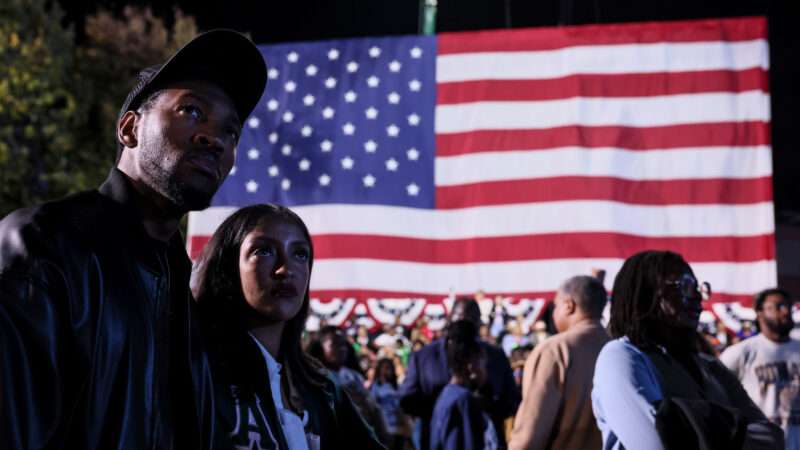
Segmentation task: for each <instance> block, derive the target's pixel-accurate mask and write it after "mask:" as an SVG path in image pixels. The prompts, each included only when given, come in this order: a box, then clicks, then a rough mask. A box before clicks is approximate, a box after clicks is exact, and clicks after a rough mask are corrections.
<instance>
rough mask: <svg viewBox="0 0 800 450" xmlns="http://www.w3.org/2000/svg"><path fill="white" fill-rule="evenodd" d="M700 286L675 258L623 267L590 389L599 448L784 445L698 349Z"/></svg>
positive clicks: (654, 254) (635, 260)
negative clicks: (606, 340) (600, 440)
mask: <svg viewBox="0 0 800 450" xmlns="http://www.w3.org/2000/svg"><path fill="white" fill-rule="evenodd" d="M703 287H704V289H702V290H701V288H700V285H699V284H698V282H697V279H696V278H695V276H694V273H693V272H692V269H691V267H689V265H688V264H687V263H686V261H684V259H683V258H682V257H681V256H680V255H678V254H676V253H672V252H666V251H645V252H641V253H637V254H636V255H633V256H632V257H630V258H628V259H627V260H626V261H625V263H624V264H623V266H622V269H620V271H619V273H618V274H617V277H616V278H615V280H614V288H613V292H612V297H611V319H610V322H609V333H610V334H611V336H612V337H613V338H615V339H614V340H613V341H611V342H609V343H608V344H606V346H605V347H603V350H602V351H601V352H600V355H599V356H598V359H597V363H596V366H595V374H594V387H593V390H592V409H593V410H594V414H595V417H596V419H597V425H598V427H599V428H600V431H601V433H602V436H603V448H604V449H608V450H611V449H614V450H616V449H622V448H627V449H636V450H662V449H688V448H693V449H694V448H697V449H723V448H724V449H737V448H764V449H766V448H783V436H782V433H781V430H780V428H778V427H777V426H775V425H774V424H771V423H770V422H769V421H768V420H767V419H766V418H765V417H764V415H763V414H762V413H761V411H760V410H759V409H758V408H757V407H756V406H755V405H754V404H753V402H752V401H751V400H750V398H749V397H748V396H747V393H746V392H745V391H744V389H743V388H742V386H741V384H739V382H738V380H736V378H735V377H734V376H733V374H731V373H730V372H729V371H728V370H727V369H726V368H725V367H724V366H722V364H720V362H719V361H718V360H717V359H716V358H714V357H712V356H708V355H705V354H702V353H700V352H699V351H698V349H699V347H698V339H702V337H700V336H699V334H698V332H697V326H698V322H699V319H700V313H701V312H702V306H701V302H702V299H703V295H704V294H710V285H708V284H707V283H704V284H703ZM701 291H707V292H701Z"/></svg>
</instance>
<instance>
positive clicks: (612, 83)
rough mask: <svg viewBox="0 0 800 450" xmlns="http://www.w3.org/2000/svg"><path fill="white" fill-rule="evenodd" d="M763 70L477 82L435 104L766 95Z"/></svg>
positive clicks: (447, 91)
mask: <svg viewBox="0 0 800 450" xmlns="http://www.w3.org/2000/svg"><path fill="white" fill-rule="evenodd" d="M767 78H768V75H767V72H766V71H765V70H763V69H761V68H753V69H747V70H741V71H731V70H713V71H711V70H709V71H697V72H668V73H628V74H619V75H588V74H587V75H584V74H578V75H570V76H566V77H562V78H551V79H545V80H541V79H539V80H474V81H459V82H449V83H439V84H437V85H436V90H437V104H439V105H446V104H454V103H468V102H480V101H526V100H527V101H535V100H555V99H562V98H571V97H650V96H660V95H676V94H694V93H701V92H745V91H753V90H761V91H764V92H767V91H768V87H767V86H768V81H767Z"/></svg>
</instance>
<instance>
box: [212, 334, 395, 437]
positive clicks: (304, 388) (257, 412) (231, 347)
mask: <svg viewBox="0 0 800 450" xmlns="http://www.w3.org/2000/svg"><path fill="white" fill-rule="evenodd" d="M236 334H237V335H236V336H230V335H229V336H228V338H227V339H225V341H226V342H224V343H222V345H218V344H220V342H213V343H212V342H209V349H210V355H209V356H210V359H211V364H212V368H213V374H214V384H215V407H216V410H217V423H218V427H219V430H221V431H222V432H220V433H217V436H216V438H217V441H216V442H215V448H223V449H224V448H231V449H248V450H249V449H263V450H266V449H273V448H281V449H285V448H287V444H286V438H285V436H284V434H283V429H282V427H281V425H280V420H279V418H278V412H277V408H276V407H275V403H274V402H273V401H272V390H271V388H270V383H269V375H268V373H269V372H268V369H267V364H266V361H264V358H263V356H262V355H261V351H260V350H259V349H258V347H257V345H256V344H255V342H253V340H252V338H250V337H249V336H248V335H246V334H245V333H236ZM320 367H321V366H320ZM289 370H290V368H289V367H287V365H286V364H284V365H283V369H282V370H281V376H292V375H291V373H290V371H289ZM322 370H323V371H324V369H322ZM293 380H294V381H295V383H296V384H297V390H298V391H299V395H300V398H301V400H302V403H303V409H305V410H306V411H307V412H308V425H307V426H306V432H307V433H309V432H310V433H313V434H315V435H317V436H319V438H320V440H319V443H320V449H321V450H338V449H347V448H352V449H359V450H362V449H363V450H372V449H374V450H379V449H383V448H384V447H383V446H382V445H381V444H380V442H379V441H378V439H377V438H376V436H375V433H374V432H373V430H372V429H371V428H370V427H369V426H368V425H367V423H366V422H365V421H364V419H363V418H362V417H361V416H360V415H359V413H358V411H357V410H356V408H355V406H354V405H353V402H352V401H351V400H350V398H349V397H348V396H347V394H346V393H345V392H344V391H343V390H342V389H341V387H340V386H339V385H338V384H337V383H336V382H335V381H334V380H333V378H332V377H330V375H328V376H327V377H326V379H325V382H324V385H323V386H312V385H309V384H303V383H302V382H300V381H299V380H298V377H296V376H295V377H294V378H293ZM270 435H272V436H274V439H275V441H276V442H277V446H276V445H275V443H273V440H272V438H271V437H270Z"/></svg>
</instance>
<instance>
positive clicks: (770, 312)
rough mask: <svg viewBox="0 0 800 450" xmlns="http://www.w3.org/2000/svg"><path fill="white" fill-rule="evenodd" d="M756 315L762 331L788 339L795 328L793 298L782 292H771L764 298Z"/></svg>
mask: <svg viewBox="0 0 800 450" xmlns="http://www.w3.org/2000/svg"><path fill="white" fill-rule="evenodd" d="M756 317H757V320H758V326H759V327H760V328H761V330H762V331H769V332H770V334H773V335H775V336H777V337H780V338H783V339H786V338H788V337H789V332H790V331H792V328H794V319H793V318H792V300H791V299H789V298H786V297H784V296H783V295H781V294H777V293H776V294H770V295H768V296H767V297H766V298H765V299H764V303H762V305H761V309H760V310H758V311H756Z"/></svg>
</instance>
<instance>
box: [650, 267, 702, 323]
mask: <svg viewBox="0 0 800 450" xmlns="http://www.w3.org/2000/svg"><path fill="white" fill-rule="evenodd" d="M659 292H660V301H659V310H660V316H661V321H662V323H663V325H665V326H667V327H668V328H677V329H690V330H695V329H697V325H698V323H699V322H700V313H701V312H702V311H703V307H702V304H701V303H702V300H703V298H702V296H701V294H700V290H699V286H698V283H697V279H696V278H695V276H694V273H693V272H692V269H691V268H690V267H689V266H688V265H686V264H685V263H678V262H673V263H672V264H670V265H668V266H667V268H666V270H665V274H664V277H663V279H662V282H661V286H660V289H659Z"/></svg>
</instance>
